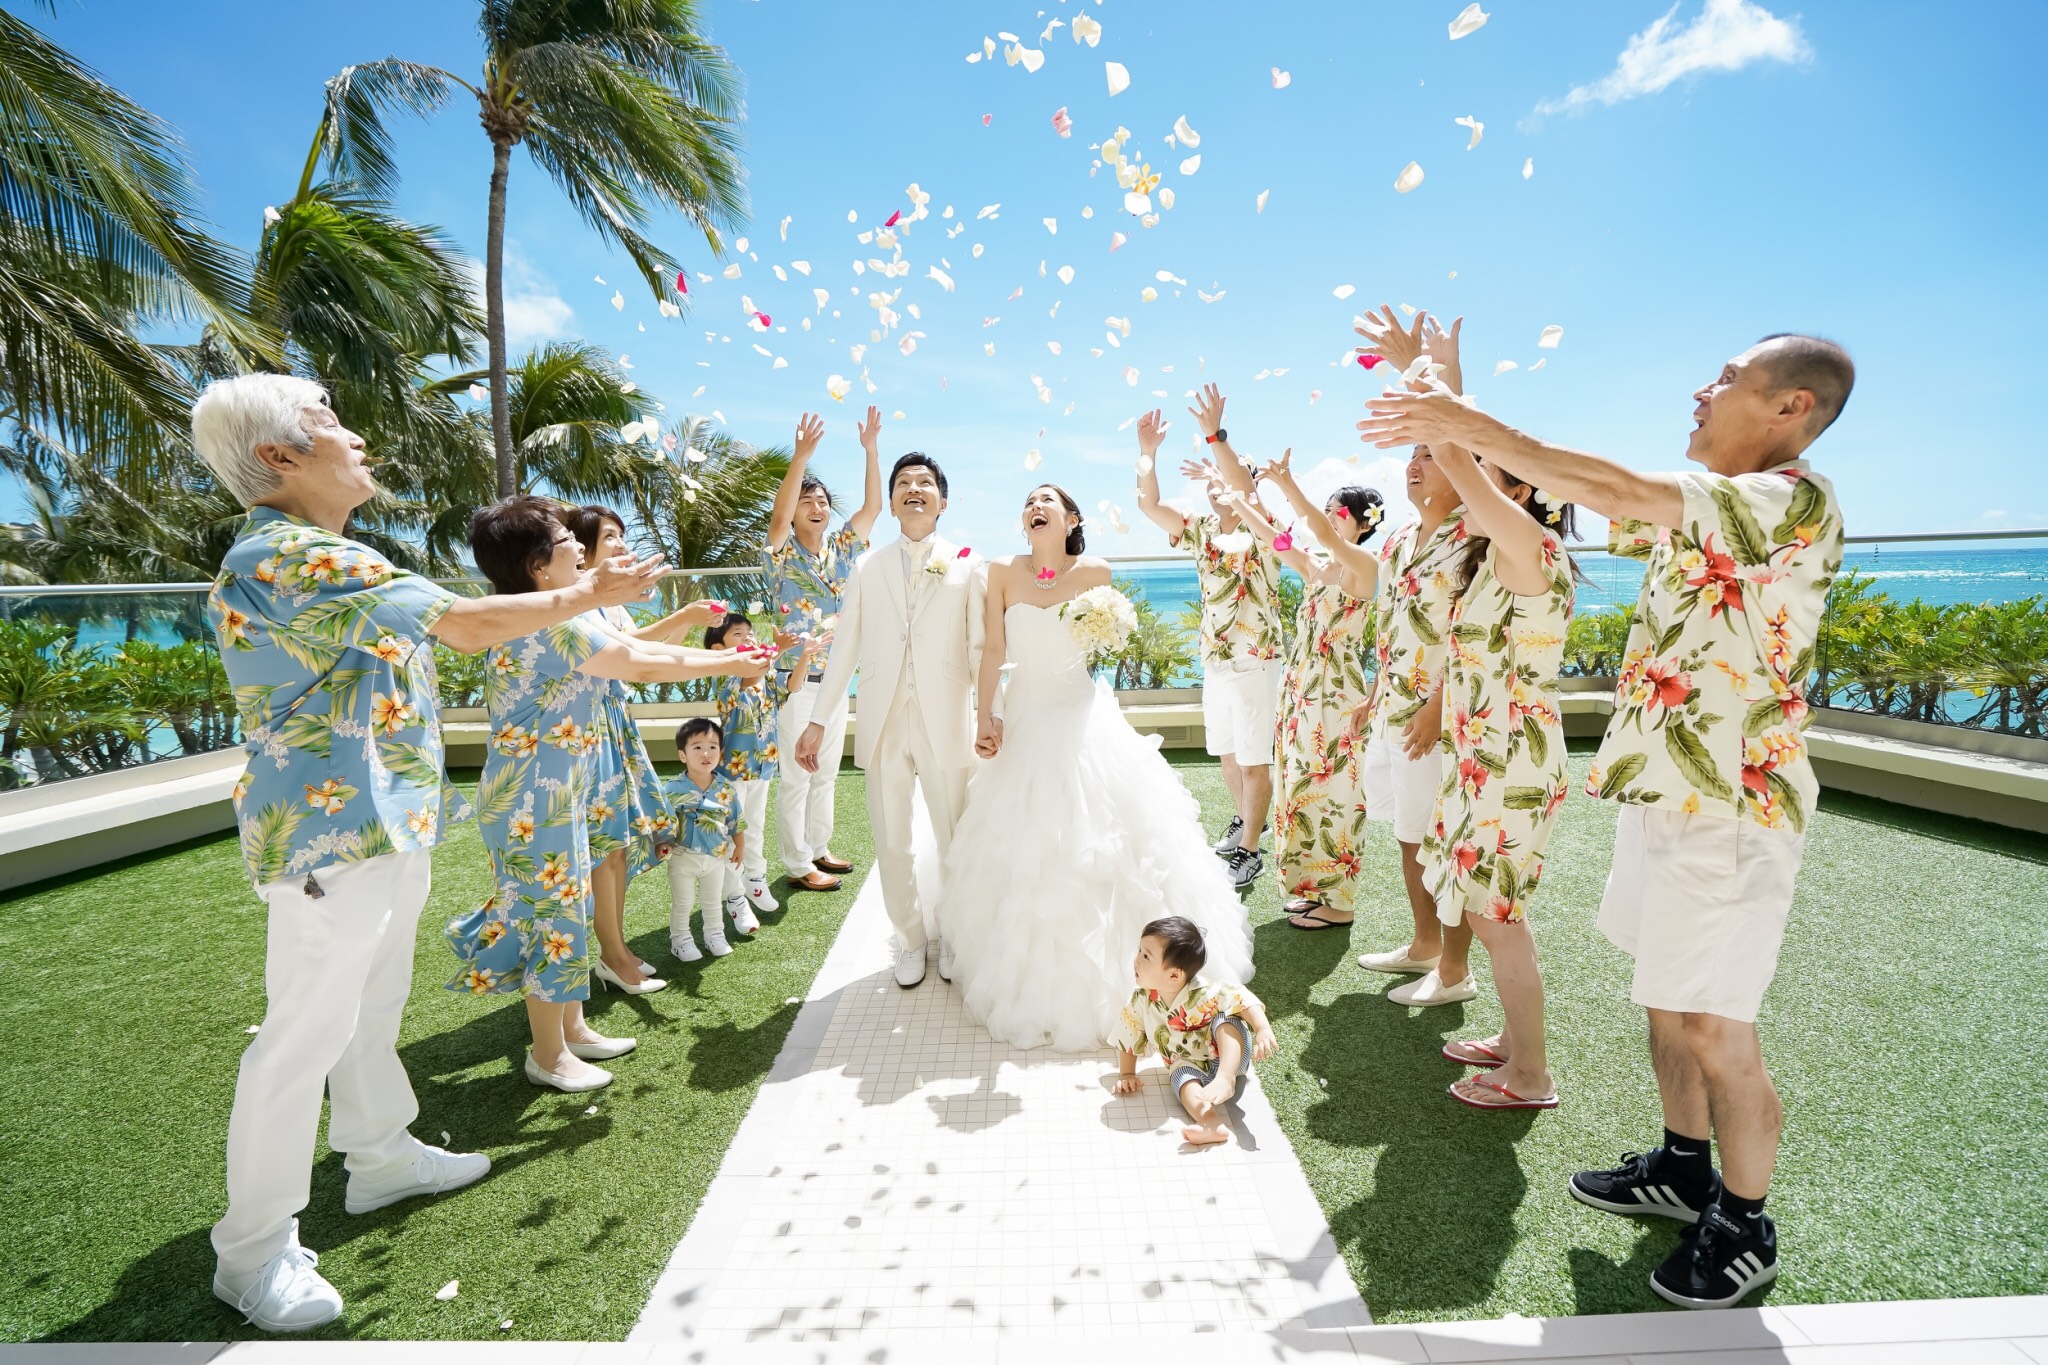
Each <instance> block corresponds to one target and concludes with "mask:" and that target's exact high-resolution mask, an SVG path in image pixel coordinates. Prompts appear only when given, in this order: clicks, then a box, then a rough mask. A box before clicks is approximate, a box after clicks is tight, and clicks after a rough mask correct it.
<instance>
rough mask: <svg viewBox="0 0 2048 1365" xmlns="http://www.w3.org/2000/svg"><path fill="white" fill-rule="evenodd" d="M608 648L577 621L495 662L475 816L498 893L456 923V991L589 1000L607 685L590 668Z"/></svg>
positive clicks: (505, 650) (488, 685)
mask: <svg viewBox="0 0 2048 1365" xmlns="http://www.w3.org/2000/svg"><path fill="white" fill-rule="evenodd" d="M610 639H611V637H610V636H608V635H606V634H605V633H603V632H602V631H601V630H599V629H598V628H597V627H596V626H595V625H593V624H592V623H591V621H590V619H589V617H588V616H578V617H576V618H574V619H572V620H569V621H564V622H563V623H562V624H561V625H558V626H549V627H548V628H547V629H545V630H542V631H538V632H536V633H535V634H532V635H528V636H526V637H525V638H524V639H519V640H513V641H512V642H510V643H509V644H502V645H499V646H498V647H497V648H495V649H493V650H492V651H491V653H490V659H489V662H488V665H487V667H486V669H485V672H484V706H485V708H486V711H487V713H488V715H489V717H490V725H491V742H490V749H489V752H488V754H487V755H486V757H485V758H484V771H483V776H482V777H481V778H480V779H478V781H477V784H476V809H477V822H478V828H479V830H480V832H481V833H482V834H483V836H484V848H485V850H486V851H488V852H489V853H490V855H491V872H492V875H493V878H494V880H495V885H496V887H497V889H496V890H495V891H493V892H492V893H491V896H490V898H489V899H488V900H486V901H485V902H484V903H483V904H482V905H481V906H479V907H478V908H477V909H475V910H472V911H471V912H470V913H468V914H466V915H461V916H458V917H456V918H455V919H452V920H450V921H449V922H448V931H447V932H448V943H449V946H450V947H452V948H453V949H454V950H455V955H456V956H457V957H459V958H461V959H462V960H463V962H464V963H466V964H467V966H466V967H465V968H464V969H463V971H462V972H461V973H460V974H458V975H457V976H456V978H455V979H454V980H453V981H450V982H449V983H448V988H449V989H450V990H457V991H469V992H471V993H473V994H476V995H496V994H500V993H504V992H509V991H523V992H525V993H527V994H530V995H532V996H534V997H535V998H536V999H540V1000H546V1001H549V1002H552V1003H556V1004H560V1003H563V1002H566V1001H571V1000H588V999H589V998H590V940H589V933H590V869H591V857H590V819H589V814H590V776H591V772H592V764H591V757H592V755H593V754H594V753H595V752H596V750H597V749H598V747H599V745H600V744H602V743H603V740H602V738H601V735H600V732H599V728H598V725H597V721H596V717H597V714H598V711H599V708H600V706H601V704H602V702H603V700H604V696H605V691H606V687H605V680H604V679H603V678H598V677H593V676H591V675H590V674H588V673H585V672H583V671H582V666H583V664H584V663H586V662H587V661H588V660H589V659H590V657H591V656H592V655H594V654H596V653H597V652H598V651H599V650H601V649H603V648H604V647H605V645H606V644H608V643H609V642H610Z"/></svg>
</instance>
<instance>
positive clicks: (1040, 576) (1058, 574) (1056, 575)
mask: <svg viewBox="0 0 2048 1365" xmlns="http://www.w3.org/2000/svg"><path fill="white" fill-rule="evenodd" d="M1073 567H1074V565H1073V561H1072V560H1069V561H1068V562H1067V565H1066V568H1060V569H1055V568H1053V567H1052V566H1051V565H1047V566H1046V567H1045V568H1043V569H1040V570H1039V571H1038V572H1037V573H1036V574H1034V575H1032V581H1033V582H1034V583H1036V584H1038V586H1039V587H1040V588H1042V589H1044V590H1045V591H1046V592H1051V591H1052V590H1053V585H1054V584H1056V583H1058V582H1059V581H1060V579H1061V578H1063V577H1064V576H1065V575H1066V572H1067V569H1071V568H1073Z"/></svg>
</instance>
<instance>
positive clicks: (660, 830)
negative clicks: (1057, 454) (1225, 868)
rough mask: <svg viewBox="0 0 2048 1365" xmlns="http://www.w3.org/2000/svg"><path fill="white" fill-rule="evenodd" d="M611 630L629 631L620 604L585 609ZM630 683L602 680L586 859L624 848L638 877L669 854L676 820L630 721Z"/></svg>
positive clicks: (630, 625)
mask: <svg viewBox="0 0 2048 1365" xmlns="http://www.w3.org/2000/svg"><path fill="white" fill-rule="evenodd" d="M588 615H590V616H591V617H592V618H593V619H598V620H601V621H602V622H603V624H605V625H606V626H609V627H610V628H611V629H613V630H615V631H618V632H620V633H622V634H630V633H631V632H632V630H633V629H634V622H633V618H632V617H631V616H630V615H629V614H628V613H627V612H626V609H625V608H624V607H608V608H606V609H605V610H604V611H603V612H602V613H598V612H591V613H588ZM628 686H629V684H627V683H625V682H623V681H621V680H620V679H618V678H607V679H605V688H604V696H603V698H601V699H600V701H599V702H598V708H597V714H596V716H595V717H594V718H593V720H592V724H594V725H595V726H596V727H597V734H598V746H597V748H596V750H595V751H593V752H592V754H591V756H590V758H591V763H592V765H593V771H592V773H591V777H590V809H589V813H588V819H589V821H590V858H591V861H592V862H602V861H604V859H605V858H606V857H608V856H609V855H610V854H611V852H612V850H613V849H618V848H623V849H625V850H626V876H627V877H628V878H629V879H630V878H633V877H637V876H639V875H640V874H641V873H642V872H645V871H646V870H647V869H648V868H650V867H652V866H654V865H655V864H656V863H658V862H660V861H661V860H662V859H663V858H665V857H667V856H668V850H669V845H670V844H672V843H674V842H675V820H674V818H673V817H671V816H670V815H669V813H668V807H667V805H666V804H665V803H664V802H663V801H662V796H661V778H660V776H659V775H658V774H657V773H656V772H655V771H654V760H653V759H652V758H651V757H649V755H648V753H647V744H646V742H645V741H644V740H642V739H641V738H640V727H639V726H638V725H637V724H635V723H634V721H633V699H632V696H631V694H629V693H628V692H627V690H626V689H627V687H628Z"/></svg>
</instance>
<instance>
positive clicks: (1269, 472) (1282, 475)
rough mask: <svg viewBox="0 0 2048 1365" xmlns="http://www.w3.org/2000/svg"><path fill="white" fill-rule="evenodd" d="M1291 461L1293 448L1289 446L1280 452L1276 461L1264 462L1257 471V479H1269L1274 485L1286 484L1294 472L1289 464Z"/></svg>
mask: <svg viewBox="0 0 2048 1365" xmlns="http://www.w3.org/2000/svg"><path fill="white" fill-rule="evenodd" d="M1293 459H1294V447H1293V446H1289V447H1287V449H1285V450H1283V451H1281V452H1280V455H1279V457H1278V458H1277V459H1272V460H1268V461H1266V463H1265V465H1264V467H1262V468H1261V469H1260V470H1259V473H1258V477H1259V478H1261V479H1271V480H1272V481H1273V482H1274V483H1286V482H1288V481H1289V480H1291V479H1292V478H1293V477H1294V470H1293V468H1292V464H1291V462H1292V461H1293Z"/></svg>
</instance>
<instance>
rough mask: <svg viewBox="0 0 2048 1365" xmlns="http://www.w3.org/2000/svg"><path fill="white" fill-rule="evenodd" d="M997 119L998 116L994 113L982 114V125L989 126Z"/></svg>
mask: <svg viewBox="0 0 2048 1365" xmlns="http://www.w3.org/2000/svg"><path fill="white" fill-rule="evenodd" d="M995 121H996V116H995V115H994V114H983V115H982V116H981V126H982V127H984V128H986V127H988V126H989V125H990V124H991V123H994V122H995Z"/></svg>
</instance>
